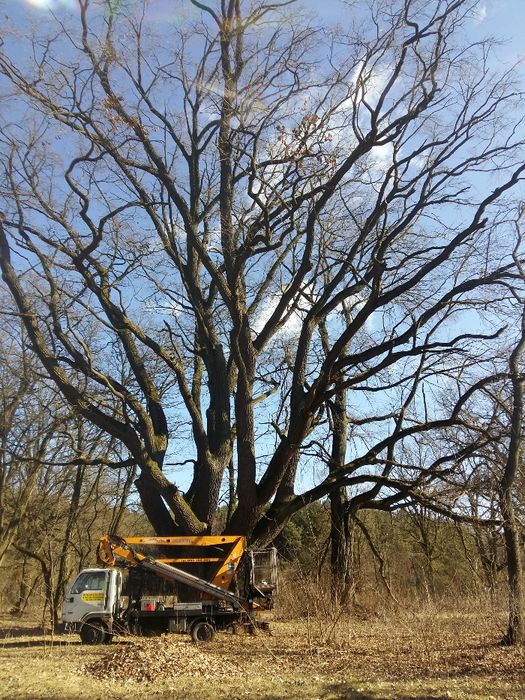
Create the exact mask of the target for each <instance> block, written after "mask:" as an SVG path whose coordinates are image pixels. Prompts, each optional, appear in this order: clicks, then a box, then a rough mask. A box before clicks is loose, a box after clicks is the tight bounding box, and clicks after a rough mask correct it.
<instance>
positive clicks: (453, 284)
mask: <svg viewBox="0 0 525 700" xmlns="http://www.w3.org/2000/svg"><path fill="white" fill-rule="evenodd" d="M476 7H477V3H476V2H472V1H471V0H438V1H437V2H433V3H429V2H423V1H421V0H398V1H397V2H394V3H387V4H385V3H382V2H375V0H374V1H372V2H369V3H365V2H363V3H353V4H352V5H351V6H346V5H342V13H344V14H343V15H342V17H344V21H342V22H341V26H340V27H338V28H337V29H336V28H332V27H328V26H323V23H322V22H319V18H316V17H314V16H308V14H307V13H301V10H300V8H299V7H298V6H296V4H295V3H293V2H275V3H266V2H241V1H240V0H228V2H221V3H211V2H210V3H206V2H197V1H196V0H188V2H187V6H186V8H187V9H188V19H187V20H185V21H181V22H180V23H179V24H176V25H170V26H169V27H165V28H163V29H162V30H160V31H155V30H154V28H153V25H152V24H151V22H150V21H149V15H148V6H147V3H146V4H144V5H143V7H142V9H141V10H138V11H131V10H129V8H127V6H126V4H125V3H113V2H111V1H106V0H100V1H98V2H89V0H79V2H78V12H76V13H74V14H73V15H72V16H71V17H69V18H68V19H65V18H61V17H59V16H56V17H54V18H53V21H52V22H51V21H50V23H48V24H45V25H43V26H42V27H39V28H38V30H37V31H36V32H35V33H34V34H32V35H31V36H29V35H28V36H23V35H21V34H20V31H15V30H13V33H11V34H10V33H9V31H7V32H6V33H5V35H4V39H3V43H2V46H1V50H0V76H1V80H2V90H3V93H2V95H3V96H2V116H1V118H0V159H1V167H2V181H1V184H0V210H1V212H2V213H1V217H0V265H1V269H2V276H3V279H4V282H5V284H6V285H7V288H8V289H9V291H10V293H11V295H12V298H13V299H14V302H15V304H16V307H17V309H18V313H19V315H20V319H21V321H22V323H23V325H24V329H25V333H26V334H27V338H28V341H29V343H30V345H31V351H32V352H33V353H34V354H35V356H36V357H38V360H39V362H40V364H41V366H42V367H43V369H44V370H45V373H46V374H47V376H48V377H49V378H50V379H51V380H52V382H53V384H54V386H55V387H56V390H57V391H58V392H59V394H60V395H61V396H62V397H63V398H64V399H65V401H66V402H67V403H68V404H69V406H70V407H71V408H72V409H73V411H74V414H75V416H78V417H80V418H81V419H82V420H83V421H85V425H88V426H90V427H89V428H87V430H88V431H91V430H94V431H95V432H97V431H98V434H99V435H101V436H102V435H103V436H104V439H105V440H107V441H109V442H108V444H111V445H112V450H113V453H112V455H111V458H110V459H107V460H106V461H107V462H111V465H110V466H111V467H112V468H113V469H114V473H116V472H117V471H118V470H119V469H122V470H129V468H130V466H131V465H136V467H137V469H138V474H137V479H136V480H135V487H136V489H137V492H138V495H139V497H140V500H141V504H142V507H143V509H144V512H145V513H146V515H147V517H148V519H149V521H150V523H151V525H152V527H153V528H154V529H155V531H156V532H158V533H161V534H170V533H175V532H188V533H205V532H210V531H212V530H214V529H216V528H217V527H218V526H219V522H220V523H221V527H223V529H224V530H225V531H228V532H236V533H244V534H246V535H248V536H249V537H250V539H251V540H252V541H254V542H256V543H257V544H259V545H261V544H265V543H268V542H269V541H271V540H272V539H274V538H275V537H276V536H278V535H279V533H280V532H281V531H282V529H283V527H284V526H285V524H286V522H287V521H288V519H289V518H290V517H291V516H292V515H293V514H294V513H296V512H297V511H299V510H301V509H302V508H304V507H305V506H306V505H308V504H311V503H313V502H315V501H317V500H319V499H323V498H325V497H329V498H330V501H331V512H332V545H333V547H332V549H333V551H332V566H333V569H334V571H339V574H340V576H341V577H342V578H344V577H345V576H346V573H345V572H346V571H347V570H348V562H349V558H348V547H349V540H348V538H349V535H350V531H349V525H348V524H349V522H350V521H351V520H352V519H353V518H355V516H356V515H357V514H358V513H359V511H360V510H362V509H363V508H368V509H370V508H372V509H381V510H386V511H394V510H397V509H399V508H402V507H409V506H413V505H416V504H417V505H419V506H423V507H425V508H430V509H432V510H433V511H434V512H437V513H441V514H444V515H445V514H446V515H447V516H452V517H455V518H456V519H457V518H466V519H469V518H472V514H471V513H469V512H468V510H469V509H468V507H467V504H468V499H469V498H471V485H472V483H473V482H474V481H476V480H478V479H480V478H482V477H481V476H480V475H481V474H482V472H483V469H484V468H485V467H486V465H487V464H488V463H489V461H488V457H487V458H486V459H485V457H484V456H483V455H489V454H494V452H491V450H493V449H495V448H494V447H493V446H494V445H499V446H500V449H502V450H503V451H505V450H507V451H508V448H509V446H510V447H511V448H512V447H513V446H514V447H516V446H519V439H520V435H517V434H516V425H518V424H519V423H520V419H519V415H520V413H519V411H520V407H519V405H518V403H519V402H518V403H517V402H516V401H517V399H516V397H518V395H519V393H520V391H521V390H522V379H521V374H520V362H521V359H520V358H521V355H520V353H518V352H517V351H516V353H514V354H513V350H512V349H513V348H517V347H518V345H516V343H517V339H516V337H515V335H516V334H515V321H516V319H518V318H520V317H521V308H522V300H523V281H524V280H523V276H522V274H521V267H520V265H521V260H522V255H523V254H522V251H521V249H520V245H521V234H520V225H519V220H520V208H519V202H518V195H517V193H516V192H517V189H516V186H518V185H519V184H520V183H521V181H522V179H523V174H524V172H525V165H523V143H524V134H523V129H522V118H523V115H522V113H521V112H520V109H522V105H521V102H522V93H521V92H520V88H519V86H518V85H517V84H516V82H515V79H514V72H513V70H512V68H510V69H509V70H508V71H507V72H505V71H502V70H501V68H500V67H499V65H498V62H497V60H496V59H495V54H494V48H495V45H494V42H493V41H492V40H490V39H486V40H480V41H474V42H469V41H468V35H469V31H470V30H471V29H472V27H473V26H474V23H475V21H476V17H477V15H476ZM190 10H191V11H190ZM15 29H16V28H15ZM516 222H518V223H516ZM509 357H510V358H511V360H512V358H513V357H514V359H515V362H514V364H513V365H512V362H511V365H512V366H511V365H509V362H508V358H509ZM509 382H510V384H509ZM503 386H511V387H512V389H511V394H512V396H513V397H514V399H512V398H511V399H510V401H511V403H512V401H514V403H513V406H514V408H513V409H511V414H512V415H513V416H514V418H513V426H514V427H512V428H511V429H510V430H509V427H508V425H507V424H506V423H505V422H504V421H503V422H501V421H500V422H499V423H498V422H497V420H494V421H492V422H490V426H488V424H487V421H486V420H485V418H488V417H490V416H488V414H487V415H484V417H483V419H482V420H478V418H479V415H478V414H479V411H480V410H481V411H484V410H485V409H484V407H485V406H488V403H490V401H489V399H490V400H492V399H494V398H495V396H496V394H495V393H494V392H495V391H496V392H497V391H499V390H500V389H497V387H500V388H501V387H503ZM494 387H496V388H495V389H494ZM501 391H504V390H503V389H501ZM491 392H492V393H491ZM509 396H510V394H509ZM487 402H488V403H487ZM480 407H481V408H480ZM487 410H488V411H489V413H490V409H487ZM496 414H497V411H495V412H494V415H493V416H492V417H493V418H494V419H497V415H496ZM518 432H519V431H518ZM516 440H517V441H518V442H516ZM511 451H512V450H511ZM514 452H515V456H516V455H517V457H516V459H517V461H516V459H515V461H514V466H513V467H512V469H511V471H510V476H511V477H512V478H511V479H510V480H509V479H508V478H507V480H506V482H505V479H504V478H503V477H502V479H503V481H502V480H501V479H500V490H501V493H502V494H504V493H506V494H507V495H508V494H509V493H510V490H509V489H511V487H512V486H513V484H514V481H515V477H516V473H517V471H519V469H518V467H519V466H520V460H519V449H518V452H516V450H514ZM174 463H176V464H178V465H179V466H180V465H182V464H191V465H192V474H191V478H190V480H189V484H188V485H187V486H186V487H185V488H183V487H182V485H181V484H180V483H178V482H177V480H176V478H175V477H174V472H173V471H170V467H172V466H174ZM510 466H511V464H510V462H508V463H507V467H510ZM500 467H501V464H500ZM126 473H127V472H126ZM505 473H506V474H507V476H508V475H509V471H508V469H507V471H506V472H505ZM501 474H503V472H501ZM505 478H506V477H505ZM124 482H126V480H125V479H124V480H123V483H124ZM502 484H503V485H502ZM511 490H512V489H511ZM223 494H226V500H227V504H228V505H227V514H226V518H223V517H221V518H217V513H218V512H219V509H220V506H221V503H222V501H221V495H223ZM469 494H470V495H469ZM504 501H505V498H504V496H502V500H501V502H500V506H499V508H501V507H503V506H502V504H503V503H504ZM480 503H481V505H482V507H483V508H486V507H487V506H486V504H487V501H486V500H483V499H482V501H480ZM489 509H490V508H489ZM503 510H505V508H504V507H503ZM484 514H485V515H486V513H484ZM511 515H512V514H511ZM495 516H496V519H497V517H499V511H498V513H496V514H495ZM509 517H510V516H509Z"/></svg>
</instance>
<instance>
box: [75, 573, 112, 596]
mask: <svg viewBox="0 0 525 700" xmlns="http://www.w3.org/2000/svg"><path fill="white" fill-rule="evenodd" d="M105 589H106V572H105V571H85V572H84V573H83V574H80V576H79V577H78V578H77V580H76V581H75V583H74V584H73V586H72V588H71V593H72V594H75V593H82V592H83V591H104V590H105Z"/></svg>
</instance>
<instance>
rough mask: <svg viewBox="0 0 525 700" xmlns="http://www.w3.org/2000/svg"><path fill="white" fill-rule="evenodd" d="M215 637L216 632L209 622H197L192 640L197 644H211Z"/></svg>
mask: <svg viewBox="0 0 525 700" xmlns="http://www.w3.org/2000/svg"><path fill="white" fill-rule="evenodd" d="M214 636H215V630H214V629H213V626H212V625H210V623H209V622H205V621H204V620H201V622H196V623H195V624H194V625H193V627H192V628H191V638H192V639H193V641H194V642H195V643H197V644H198V643H200V642H211V640H212V639H213V637H214Z"/></svg>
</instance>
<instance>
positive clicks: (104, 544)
mask: <svg viewBox="0 0 525 700" xmlns="http://www.w3.org/2000/svg"><path fill="white" fill-rule="evenodd" d="M97 561H98V563H99V565H100V566H115V565H116V564H118V563H119V561H121V562H122V561H125V562H127V563H128V564H129V565H130V566H136V567H139V568H142V569H146V570H147V571H151V572H153V573H154V574H156V575H157V576H161V577H163V578H165V579H169V580H171V581H177V582H178V583H183V584H185V585H187V586H190V587H191V588H194V589H195V590H197V591H200V592H201V593H206V594H207V595H209V596H211V597H212V598H216V599H218V600H225V601H227V602H228V603H230V604H231V605H232V606H233V608H234V610H242V609H243V608H244V607H245V601H244V600H243V599H242V598H239V596H236V595H235V594H234V593H231V592H230V591H228V590H225V589H224V588H221V587H220V586H217V585H215V584H214V583H209V582H208V581H205V580H204V579H201V578H199V577H198V576H193V574H189V573H187V572H186V571H182V569H177V568H176V567H174V566H171V565H170V564H165V563H164V562H162V561H159V560H158V559H153V558H152V557H148V556H145V555H144V554H139V553H138V552H135V550H134V549H133V548H132V547H131V546H130V545H129V544H128V543H127V542H126V541H125V540H124V539H123V538H122V537H117V536H115V535H103V536H102V537H101V538H100V541H99V544H98V548H97Z"/></svg>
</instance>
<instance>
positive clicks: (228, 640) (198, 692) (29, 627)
mask: <svg viewBox="0 0 525 700" xmlns="http://www.w3.org/2000/svg"><path fill="white" fill-rule="evenodd" d="M271 627H272V632H271V634H270V635H268V634H266V633H263V632H258V633H257V634H256V635H255V636H251V635H244V634H240V635H229V634H218V635H216V637H215V640H214V641H213V642H211V643H210V644H201V645H198V646H195V645H194V644H193V643H192V642H191V640H190V638H189V636H186V635H167V636H163V637H158V638H153V639H137V638H117V639H115V640H114V642H113V643H112V644H111V645H108V646H100V647H86V646H83V645H81V644H80V641H79V638H78V637H77V636H76V635H71V636H67V635H54V636H53V635H51V634H49V633H47V634H44V633H43V631H42V630H41V629H39V628H38V627H36V626H34V625H33V624H31V621H20V620H13V619H12V618H11V617H10V616H9V615H0V697H1V698H57V699H58V698H60V699H61V700H69V699H71V700H72V699H73V698H89V699H90V700H95V698H100V699H101V700H102V698H104V699H105V698H108V697H111V698H121V697H126V698H135V697H136V698H138V697H140V698H148V699H149V698H184V699H185V700H197V699H201V698H210V697H218V698H228V699H231V700H236V699H241V698H268V699H272V700H273V699H278V698H293V699H295V698H297V699H299V698H310V699H313V698H327V699H334V700H335V699H336V698H348V699H352V700H354V699H355V700H379V699H380V698H385V699H386V698H389V699H392V698H396V699H399V700H404V699H407V700H408V698H421V699H422V698H429V699H430V698H433V699H435V700H438V699H444V698H457V699H458V700H463V699H465V700H467V699H468V700H474V699H481V698H483V699H484V700H489V699H498V700H499V699H500V698H502V699H503V698H504V699H505V700H512V699H514V698H523V699H524V700H525V649H524V648H517V649H514V648H505V647H501V646H499V644H498V640H499V639H500V638H501V634H502V630H503V629H504V617H503V616H498V615H495V614H489V613H482V612H479V611H478V612H474V613H470V614H466V613H462V614H459V613H450V612H449V613H444V612H436V611H435V610H426V611H424V612H419V613H410V614H409V613H405V614H403V615H401V614H398V615H395V616H388V617H387V616H385V617H383V618H381V617H378V616H368V617H367V618H366V619H365V618H364V619H354V618H347V619H339V620H337V621H335V620H334V621H332V622H330V621H326V620H324V621H320V620H315V619H313V620H312V619H310V620H294V621H283V620H280V621H279V620H275V621H273V622H272V623H271Z"/></svg>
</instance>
